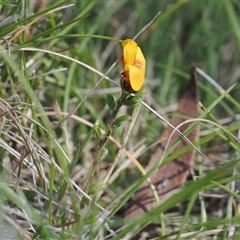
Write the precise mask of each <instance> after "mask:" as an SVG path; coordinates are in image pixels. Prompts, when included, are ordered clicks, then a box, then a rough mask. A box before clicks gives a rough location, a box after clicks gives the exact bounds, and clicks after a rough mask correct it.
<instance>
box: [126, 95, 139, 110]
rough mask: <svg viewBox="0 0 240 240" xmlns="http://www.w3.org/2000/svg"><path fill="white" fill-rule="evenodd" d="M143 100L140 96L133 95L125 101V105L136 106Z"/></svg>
mask: <svg viewBox="0 0 240 240" xmlns="http://www.w3.org/2000/svg"><path fill="white" fill-rule="evenodd" d="M141 100H142V99H141V97H139V96H131V97H129V98H127V99H126V100H125V101H124V105H126V106H128V107H135V106H137V105H139V104H140V103H141Z"/></svg>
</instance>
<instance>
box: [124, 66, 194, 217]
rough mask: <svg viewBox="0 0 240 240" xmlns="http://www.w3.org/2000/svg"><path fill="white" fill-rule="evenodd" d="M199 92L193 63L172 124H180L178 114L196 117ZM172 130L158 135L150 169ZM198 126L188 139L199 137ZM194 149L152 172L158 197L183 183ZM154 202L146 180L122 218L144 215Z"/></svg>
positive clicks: (185, 126) (186, 125)
mask: <svg viewBox="0 0 240 240" xmlns="http://www.w3.org/2000/svg"><path fill="white" fill-rule="evenodd" d="M198 102H199V99H198V92H197V86H196V72H195V66H193V65H192V72H191V79H190V82H189V84H188V86H187V88H186V90H185V92H184V94H183V96H182V98H181V99H180V101H179V105H178V108H177V111H176V115H178V116H175V117H173V118H172V119H171V120H170V123H171V124H172V125H173V126H175V127H176V126H178V125H179V124H180V123H182V122H183V121H185V120H186V118H181V117H180V116H179V115H182V116H185V117H188V118H197V117H198ZM190 125H191V124H190V123H188V124H184V125H183V126H181V127H180V128H179V130H180V131H181V132H182V133H183V132H184V131H185V130H186V129H187V128H188V127H189V126H190ZM172 131H173V129H172V128H171V127H167V128H166V129H165V131H164V133H163V135H162V136H161V139H160V140H161V141H160V144H158V146H157V149H156V151H155V153H154V154H153V155H152V157H151V159H150V161H149V163H148V165H147V170H149V169H150V168H151V167H152V166H153V165H154V164H155V163H156V162H157V161H159V160H160V159H161V156H162V154H163V151H164V149H165V146H166V144H167V141H168V138H169V136H170V135H171V133H172ZM198 132H199V127H195V128H194V129H192V130H191V132H190V133H189V134H188V135H187V138H188V139H189V140H190V141H191V142H194V141H196V140H197V138H198ZM177 139H179V135H178V134H177V133H174V135H173V137H172V139H171V141H170V145H169V146H171V145H172V144H174V143H175V142H176V140H177ZM188 144H189V143H187V142H186V141H185V140H182V141H181V142H180V143H179V145H178V146H177V147H176V148H175V149H174V150H173V153H176V152H177V151H179V150H180V149H182V148H183V147H185V146H187V145H188ZM195 154H196V152H195V149H192V150H190V151H188V152H186V153H184V154H183V155H181V156H179V157H178V158H177V159H174V160H173V161H171V162H169V163H167V164H166V165H164V166H163V167H161V168H160V169H159V170H158V171H156V172H154V173H153V174H152V176H151V177H150V178H151V181H152V184H154V186H155V188H156V190H157V192H158V195H159V197H160V199H162V198H163V197H164V196H166V194H168V193H170V192H171V191H172V190H174V189H176V188H178V187H180V186H181V185H182V184H184V183H185V181H186V178H187V176H188V174H189V169H190V168H191V166H192V165H193V162H194V158H195ZM155 205H156V200H155V198H154V196H153V192H152V190H151V189H150V187H149V183H148V182H146V183H144V184H143V185H142V187H141V188H140V189H139V190H138V191H137V192H136V194H135V195H134V196H133V197H132V199H130V201H129V202H128V203H127V205H126V206H125V207H124V211H123V212H124V214H123V215H124V217H127V218H133V217H138V216H141V215H142V214H144V213H145V212H146V211H148V210H150V209H151V208H153V207H154V206H155Z"/></svg>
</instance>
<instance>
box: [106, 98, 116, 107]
mask: <svg viewBox="0 0 240 240" xmlns="http://www.w3.org/2000/svg"><path fill="white" fill-rule="evenodd" d="M106 102H107V105H108V107H109V108H110V109H111V110H112V111H113V110H114V109H115V106H116V103H115V100H114V98H113V96H112V95H110V94H108V95H107V97H106Z"/></svg>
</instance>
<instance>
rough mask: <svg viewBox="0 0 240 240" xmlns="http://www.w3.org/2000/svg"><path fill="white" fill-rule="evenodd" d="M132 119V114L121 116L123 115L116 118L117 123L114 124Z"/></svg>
mask: <svg viewBox="0 0 240 240" xmlns="http://www.w3.org/2000/svg"><path fill="white" fill-rule="evenodd" d="M130 119H131V116H129V115H123V116H121V117H118V118H117V119H116V120H115V123H114V124H116V123H121V122H123V121H128V120H130Z"/></svg>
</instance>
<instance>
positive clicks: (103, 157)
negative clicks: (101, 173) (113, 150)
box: [98, 148, 108, 163]
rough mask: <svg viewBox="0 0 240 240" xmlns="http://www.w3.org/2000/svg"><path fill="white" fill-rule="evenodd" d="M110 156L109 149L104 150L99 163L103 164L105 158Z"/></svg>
mask: <svg viewBox="0 0 240 240" xmlns="http://www.w3.org/2000/svg"><path fill="white" fill-rule="evenodd" d="M107 155H108V149H107V148H103V150H102V152H101V155H100V157H99V159H98V162H99V163H100V162H103V161H104V160H105V158H106V157H107Z"/></svg>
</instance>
